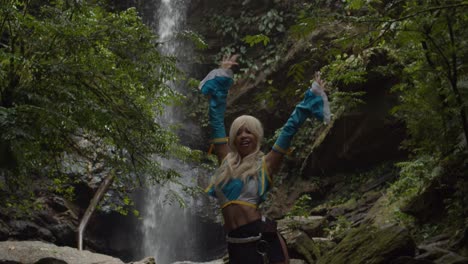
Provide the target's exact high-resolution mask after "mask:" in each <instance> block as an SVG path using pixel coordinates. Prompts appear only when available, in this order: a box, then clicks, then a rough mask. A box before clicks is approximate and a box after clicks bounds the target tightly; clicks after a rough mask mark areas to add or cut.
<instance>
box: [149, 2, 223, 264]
mask: <svg viewBox="0 0 468 264" xmlns="http://www.w3.org/2000/svg"><path fill="white" fill-rule="evenodd" d="M188 2H189V0H161V3H160V6H159V9H158V12H157V13H156V14H155V16H156V18H157V19H155V20H157V21H158V23H157V24H158V26H157V34H158V35H159V36H160V41H161V42H162V43H163V44H162V46H161V50H160V51H161V52H162V53H163V54H165V55H171V56H176V57H178V56H180V54H184V53H187V48H186V47H183V45H182V44H181V43H180V42H178V41H175V39H176V36H175V34H176V32H177V31H179V30H180V26H181V25H183V23H184V22H185V21H184V20H185V13H186V10H187V6H188ZM172 88H173V89H176V90H178V91H179V92H180V91H181V89H182V88H180V87H172ZM163 119H164V120H163V123H167V124H174V123H177V121H178V120H177V119H178V118H177V115H176V113H175V110H174V109H173V108H171V107H168V108H167V109H166V111H165V114H164V116H163ZM159 161H160V163H161V164H162V166H163V167H165V168H171V169H175V170H176V171H177V172H179V173H180V174H181V175H182V178H181V179H180V180H181V181H182V182H183V183H184V184H186V185H189V186H193V185H194V184H197V181H196V178H197V176H198V175H199V174H200V172H199V169H198V168H197V167H195V166H193V165H190V164H183V163H182V162H180V161H177V160H163V159H160V160H159ZM174 192H176V193H177V194H178V195H181V196H182V197H183V199H184V200H185V203H186V204H187V207H186V208H181V207H180V206H179V204H178V203H177V202H172V203H169V202H168V201H167V197H168V196H171V195H172V194H174ZM184 196H185V197H184ZM186 196H187V195H186V194H184V193H183V192H182V190H181V187H180V186H176V185H175V184H169V185H167V186H152V187H150V188H148V190H146V191H145V194H144V208H143V209H142V210H141V211H142V218H143V221H142V225H141V227H140V228H141V231H142V234H143V238H142V239H143V243H142V247H143V248H142V250H141V251H142V254H143V255H144V256H154V257H155V258H156V263H158V264H169V263H173V262H175V261H185V260H191V261H202V260H207V259H210V257H209V256H210V255H211V259H213V257H217V256H216V254H219V252H220V249H221V250H222V249H223V245H222V243H223V241H224V238H223V234H222V231H221V229H220V226H218V229H216V225H215V224H214V223H213V222H210V223H209V224H206V223H204V222H203V217H201V216H200V215H202V214H203V213H200V212H201V210H203V209H202V208H205V207H206V205H205V204H206V202H207V198H206V197H204V198H203V197H202V198H201V199H199V200H194V199H191V198H187V197H186ZM212 209H213V207H211V210H212ZM210 243H211V244H212V245H209V244H210ZM216 244H217V245H216ZM220 244H221V245H220ZM210 247H211V248H210Z"/></svg>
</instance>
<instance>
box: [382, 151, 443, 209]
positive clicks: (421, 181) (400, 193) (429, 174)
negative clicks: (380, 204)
mask: <svg viewBox="0 0 468 264" xmlns="http://www.w3.org/2000/svg"><path fill="white" fill-rule="evenodd" d="M437 164H438V163H437V158H436V157H434V156H428V155H427V156H419V157H418V158H417V159H414V160H412V161H406V162H400V163H397V164H396V165H397V166H398V167H399V168H400V178H399V179H398V180H397V181H395V182H394V183H393V184H392V185H391V186H390V187H389V201H390V202H395V201H396V200H399V201H400V202H402V203H405V202H406V201H409V200H411V199H412V198H413V197H415V196H417V195H418V194H420V193H421V192H422V191H423V190H424V189H425V188H426V187H427V186H428V184H429V183H431V182H432V181H433V180H434V179H435V178H437V177H439V176H440V175H441V172H442V169H441V167H439V166H437Z"/></svg>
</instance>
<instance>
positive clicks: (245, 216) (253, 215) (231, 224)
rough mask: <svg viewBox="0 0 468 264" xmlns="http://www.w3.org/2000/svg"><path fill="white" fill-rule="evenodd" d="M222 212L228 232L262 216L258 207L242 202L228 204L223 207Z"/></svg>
mask: <svg viewBox="0 0 468 264" xmlns="http://www.w3.org/2000/svg"><path fill="white" fill-rule="evenodd" d="M222 212H223V217H224V228H225V230H226V232H229V231H232V230H234V229H236V228H238V227H240V226H243V225H246V224H248V223H251V222H254V221H256V220H258V219H260V218H262V215H261V214H260V212H259V211H258V210H257V208H253V207H250V206H247V205H241V204H231V205H228V206H226V207H225V208H223V211H222Z"/></svg>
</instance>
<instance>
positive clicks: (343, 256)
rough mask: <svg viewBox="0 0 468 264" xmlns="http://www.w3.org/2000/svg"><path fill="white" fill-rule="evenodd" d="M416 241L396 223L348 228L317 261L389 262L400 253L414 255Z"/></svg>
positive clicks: (345, 263) (323, 263)
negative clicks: (343, 236) (344, 234)
mask: <svg viewBox="0 0 468 264" xmlns="http://www.w3.org/2000/svg"><path fill="white" fill-rule="evenodd" d="M415 248H416V246H415V244H414V241H413V240H412V239H411V237H410V235H409V233H408V231H407V230H406V229H404V228H401V227H398V226H387V227H382V228H376V227H373V226H367V225H363V226H361V227H359V228H356V229H353V230H351V231H350V232H349V233H348V234H347V235H346V237H345V238H344V239H343V240H342V241H341V242H340V243H339V244H338V245H337V246H336V247H335V248H333V249H332V250H331V251H329V252H327V253H326V254H325V255H324V256H323V257H322V258H320V259H319V260H318V262H317V263H318V264H329V263H333V264H359V263H374V264H377V263H382V264H383V263H391V261H393V260H396V259H397V258H399V257H402V256H408V257H413V256H414V254H415Z"/></svg>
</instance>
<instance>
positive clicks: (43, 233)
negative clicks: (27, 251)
mask: <svg viewBox="0 0 468 264" xmlns="http://www.w3.org/2000/svg"><path fill="white" fill-rule="evenodd" d="M9 226H10V228H11V229H12V230H14V231H12V232H11V236H12V237H15V238H18V239H31V238H39V239H42V240H46V241H51V242H54V241H55V237H54V236H53V235H52V233H51V232H50V231H49V230H48V229H46V228H43V227H40V226H38V225H37V224H35V223H33V222H30V221H26V220H13V221H10V224H9Z"/></svg>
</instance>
